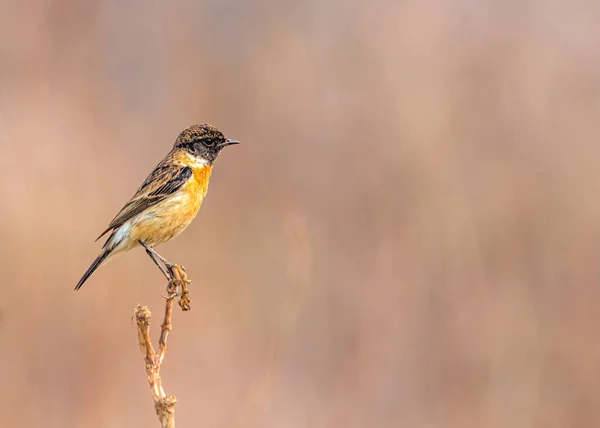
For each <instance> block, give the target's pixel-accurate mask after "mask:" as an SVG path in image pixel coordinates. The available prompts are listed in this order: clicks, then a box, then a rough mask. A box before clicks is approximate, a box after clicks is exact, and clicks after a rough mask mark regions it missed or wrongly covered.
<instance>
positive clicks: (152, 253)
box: [139, 241, 173, 281]
mask: <svg viewBox="0 0 600 428" xmlns="http://www.w3.org/2000/svg"><path fill="white" fill-rule="evenodd" d="M139 242H140V245H141V246H142V247H144V248H145V249H146V254H148V256H150V258H151V259H152V261H153V262H154V264H155V265H156V266H158V268H159V269H160V271H161V272H162V273H163V275H164V276H165V277H166V278H167V279H168V280H169V281H171V280H172V279H173V274H172V273H171V269H172V268H173V265H172V264H171V263H169V262H168V261H167V260H166V259H165V258H164V257H162V256H161V255H160V254H158V253H157V252H156V251H154V249H153V248H152V247H150V246H148V245H147V244H146V243H145V242H144V241H139ZM157 257H158V258H159V259H160V260H161V261H162V262H163V263H164V264H165V266H166V267H167V269H166V270H165V268H164V267H163V266H162V265H161V264H160V263H159V262H158V260H157V259H156V258H157Z"/></svg>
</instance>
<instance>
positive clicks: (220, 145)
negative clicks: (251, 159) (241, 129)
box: [219, 139, 240, 149]
mask: <svg viewBox="0 0 600 428" xmlns="http://www.w3.org/2000/svg"><path fill="white" fill-rule="evenodd" d="M232 144H240V142H239V141H238V140H231V139H227V140H225V141H224V142H222V143H221V144H219V148H220V149H222V148H223V147H225V146H231V145H232Z"/></svg>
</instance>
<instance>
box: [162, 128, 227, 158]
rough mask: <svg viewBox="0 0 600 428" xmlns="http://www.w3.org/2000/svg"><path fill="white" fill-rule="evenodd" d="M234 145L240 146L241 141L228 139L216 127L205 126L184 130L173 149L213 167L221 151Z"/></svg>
mask: <svg viewBox="0 0 600 428" xmlns="http://www.w3.org/2000/svg"><path fill="white" fill-rule="evenodd" d="M232 144H239V141H236V140H230V139H227V138H225V137H224V136H223V134H222V133H221V131H219V130H218V129H217V128H215V127H214V126H211V125H208V124H204V125H192V126H190V127H189V128H186V129H184V130H183V131H182V132H181V134H179V136H178V137H177V140H175V145H174V146H173V148H174V149H182V150H185V151H186V152H187V153H188V154H190V155H191V156H193V157H194V158H195V159H196V160H198V161H200V162H203V163H205V164H206V165H212V163H213V162H214V161H215V159H216V158H217V156H219V153H220V152H221V150H223V148H224V147H227V146H230V145H232Z"/></svg>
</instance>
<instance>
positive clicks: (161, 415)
mask: <svg viewBox="0 0 600 428" xmlns="http://www.w3.org/2000/svg"><path fill="white" fill-rule="evenodd" d="M169 271H170V273H171V274H172V277H173V279H172V280H171V281H169V284H168V285H167V298H166V299H167V301H166V305H165V318H164V320H163V322H162V325H161V331H160V338H159V340H158V354H157V353H156V351H155V350H154V347H153V346H152V342H151V340H150V319H151V313H150V311H149V310H148V308H147V307H146V306H140V305H138V306H137V308H136V309H135V313H134V316H135V320H136V323H137V329H138V340H139V345H140V349H141V351H142V355H143V356H144V361H145V363H146V375H147V376H148V385H149V386H150V391H151V392H152V398H153V399H154V407H155V409H156V414H157V415H158V419H159V420H160V423H161V426H162V427H163V428H174V427H175V403H176V402H177V399H176V398H175V397H174V396H172V395H166V394H165V391H164V390H163V387H162V379H161V377H160V366H161V364H162V362H163V360H164V358H165V354H166V352H167V337H168V336H169V332H170V331H171V329H172V324H171V316H172V314H173V300H174V298H175V297H177V295H178V293H177V290H178V289H180V290H181V292H180V293H179V296H180V299H179V306H181V309H182V310H184V311H187V310H189V309H190V303H191V299H190V297H189V292H188V291H187V286H188V285H189V284H190V281H189V280H188V279H187V276H186V274H185V271H184V270H183V268H182V267H181V266H179V265H175V266H173V267H172V268H170V269H169Z"/></svg>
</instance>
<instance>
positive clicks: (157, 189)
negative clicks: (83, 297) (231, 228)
mask: <svg viewBox="0 0 600 428" xmlns="http://www.w3.org/2000/svg"><path fill="white" fill-rule="evenodd" d="M238 143H239V141H236V140H229V139H226V138H225V137H224V136H223V134H222V133H221V132H220V131H219V130H218V129H217V128H215V127H213V126H211V125H194V126H190V127H189V128H187V129H185V130H183V131H182V132H181V134H179V136H178V137H177V140H175V144H174V145H173V149H172V150H171V151H170V152H169V154H167V156H166V157H165V158H164V159H163V160H162V161H161V162H160V163H159V164H158V165H157V166H156V168H154V170H153V171H152V172H151V173H150V175H149V176H148V178H146V181H144V183H143V184H142V186H141V187H140V188H139V189H138V190H137V192H136V193H135V195H133V197H132V198H131V199H130V200H129V202H127V203H126V204H125V206H124V207H123V208H122V209H121V211H119V213H118V214H117V215H116V217H115V218H114V219H113V220H112V221H111V222H110V224H109V225H108V227H107V228H106V230H105V231H104V232H102V234H101V235H100V236H99V237H98V238H97V239H96V241H97V240H98V239H100V238H102V237H103V236H104V235H106V234H107V233H109V232H110V235H109V237H108V239H107V241H106V243H105V244H104V246H103V247H102V251H101V252H100V255H99V256H98V257H97V258H96V260H94V262H93V263H92V265H91V266H90V267H89V269H88V270H87V271H86V272H85V274H84V275H83V277H82V278H81V279H80V280H79V282H78V283H77V285H76V286H75V290H79V289H80V288H81V286H82V285H83V284H84V283H85V281H87V279H88V278H89V277H90V276H91V275H92V274H93V273H94V272H95V271H96V269H98V268H99V267H100V266H102V265H103V264H105V263H107V262H108V261H109V260H110V259H111V257H113V256H114V255H116V254H118V253H120V252H123V251H127V250H130V249H132V248H134V247H136V246H138V245H141V246H142V247H144V249H145V250H146V253H147V254H148V255H149V256H150V258H151V259H152V261H154V263H155V264H156V265H157V266H158V267H159V268H160V270H161V271H162V272H163V274H165V276H166V277H167V278H170V273H169V272H170V268H171V267H172V266H173V265H172V264H171V263H169V262H168V261H167V260H166V259H165V258H163V257H162V256H160V255H159V254H158V253H157V252H156V251H155V250H154V247H155V246H156V245H158V244H161V243H163V242H166V241H168V240H170V239H172V238H174V237H175V236H177V235H179V234H180V233H181V232H183V230H184V229H185V228H186V227H187V226H188V225H189V224H190V223H191V222H192V220H193V219H194V217H196V214H197V213H198V210H199V209H200V206H201V205H202V201H203V200H204V197H205V196H206V192H207V190H208V182H209V180H210V174H211V171H212V167H213V164H214V162H215V160H216V159H217V157H218V156H219V153H220V152H221V150H223V148H224V147H227V146H229V145H232V144H238ZM159 260H160V261H162V262H163V263H164V264H165V267H166V268H167V269H166V270H165V268H164V267H163V266H162V265H161V264H160V262H159Z"/></svg>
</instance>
